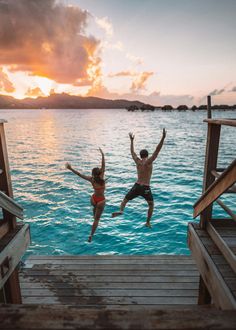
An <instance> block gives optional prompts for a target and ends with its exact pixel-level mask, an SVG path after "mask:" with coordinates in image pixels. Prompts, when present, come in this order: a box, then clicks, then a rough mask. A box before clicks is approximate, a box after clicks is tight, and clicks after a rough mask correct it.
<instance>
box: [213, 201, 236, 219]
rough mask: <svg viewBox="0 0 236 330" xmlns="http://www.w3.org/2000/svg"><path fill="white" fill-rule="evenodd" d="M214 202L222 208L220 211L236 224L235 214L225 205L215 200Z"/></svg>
mask: <svg viewBox="0 0 236 330" xmlns="http://www.w3.org/2000/svg"><path fill="white" fill-rule="evenodd" d="M216 202H217V203H218V204H219V205H220V206H221V207H222V209H223V210H224V211H225V212H226V213H228V215H229V216H230V217H231V218H232V219H233V220H234V221H235V222H236V214H234V213H233V212H232V211H231V209H230V208H229V207H228V206H227V205H225V203H223V202H222V201H221V200H220V199H217V200H216Z"/></svg>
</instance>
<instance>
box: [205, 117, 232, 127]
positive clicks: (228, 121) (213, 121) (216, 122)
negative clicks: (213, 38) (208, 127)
mask: <svg viewBox="0 0 236 330" xmlns="http://www.w3.org/2000/svg"><path fill="white" fill-rule="evenodd" d="M203 121H204V122H205V123H208V124H213V125H225V126H233V127H236V119H234V118H230V119H221V118H218V119H204V120H203Z"/></svg>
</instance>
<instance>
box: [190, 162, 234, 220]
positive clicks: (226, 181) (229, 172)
mask: <svg viewBox="0 0 236 330" xmlns="http://www.w3.org/2000/svg"><path fill="white" fill-rule="evenodd" d="M235 182H236V160H234V161H233V162H232V163H231V164H230V166H229V167H228V168H227V169H226V170H225V171H224V172H223V173H222V174H221V176H220V177H219V178H218V179H217V180H216V181H215V182H213V184H211V186H210V187H209V188H208V189H207V190H206V191H205V193H204V194H203V195H202V196H201V197H200V198H199V200H198V201H197V202H196V203H195V204H194V213H193V217H194V218H196V217H197V216H198V215H199V214H200V213H202V212H203V211H204V210H205V209H206V208H207V207H208V206H209V205H211V204H212V203H213V202H214V201H215V200H216V199H217V198H219V197H220V196H221V195H222V194H223V193H224V192H225V191H226V190H227V189H229V188H230V187H231V186H232V185H233V184H234V183H235ZM209 220H210V219H209Z"/></svg>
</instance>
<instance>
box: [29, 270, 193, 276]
mask: <svg viewBox="0 0 236 330" xmlns="http://www.w3.org/2000/svg"><path fill="white" fill-rule="evenodd" d="M27 274H28V275H30V276H42V275H54V276H63V275H67V276H70V275H72V272H71V271H69V270H68V271H66V270H63V269H62V270H35V269H33V270H31V269H29V270H28V271H27ZM86 274H87V275H89V274H88V271H87V270H75V271H73V275H77V276H78V275H86ZM90 274H91V275H93V276H101V275H109V276H114V275H115V276H117V275H119V276H136V275H139V276H140V275H143V276H155V275H157V271H156V270H153V271H148V272H147V271H145V270H144V271H139V272H135V271H134V270H120V271H118V270H116V272H115V273H114V271H112V270H104V269H103V270H102V269H101V270H100V269H99V270H92V271H90ZM158 275H163V276H168V275H176V276H197V275H198V271H197V270H191V271H188V270H171V269H169V270H159V271H158Z"/></svg>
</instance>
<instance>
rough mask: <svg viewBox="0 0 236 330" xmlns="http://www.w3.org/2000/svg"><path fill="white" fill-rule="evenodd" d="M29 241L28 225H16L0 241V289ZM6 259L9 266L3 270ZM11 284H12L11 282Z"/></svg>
mask: <svg viewBox="0 0 236 330" xmlns="http://www.w3.org/2000/svg"><path fill="white" fill-rule="evenodd" d="M29 243H30V232H29V225H23V226H17V230H15V231H14V232H12V231H11V232H10V233H9V234H7V235H5V236H4V238H3V239H2V240H1V241H0V251H1V252H0V267H1V276H0V289H1V288H2V287H3V286H4V284H5V283H6V281H7V280H8V278H9V277H10V275H11V274H12V273H13V271H14V270H15V268H16V266H17V265H18V263H19V261H20V260H21V258H22V255H23V254H24V253H25V251H26V249H27V247H28V245H29ZM7 259H8V260H9V266H8V269H7V270H5V271H4V263H5V261H6V260H7ZM12 286H14V285H13V284H12ZM12 295H13V293H12Z"/></svg>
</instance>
